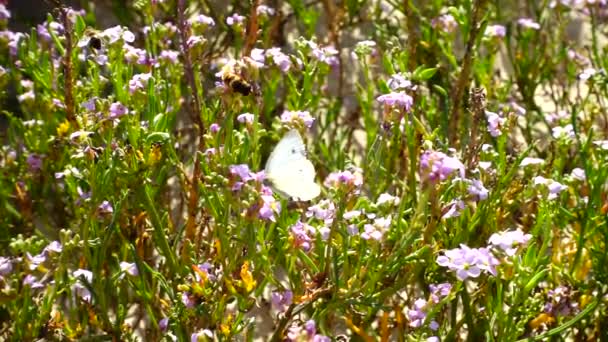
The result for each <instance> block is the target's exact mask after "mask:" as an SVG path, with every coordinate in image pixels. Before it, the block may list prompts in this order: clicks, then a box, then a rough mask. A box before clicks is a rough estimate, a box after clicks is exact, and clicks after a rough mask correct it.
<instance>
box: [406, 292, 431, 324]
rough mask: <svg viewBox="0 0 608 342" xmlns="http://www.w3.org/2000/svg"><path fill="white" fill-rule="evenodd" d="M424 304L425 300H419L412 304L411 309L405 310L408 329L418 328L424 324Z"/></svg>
mask: <svg viewBox="0 0 608 342" xmlns="http://www.w3.org/2000/svg"><path fill="white" fill-rule="evenodd" d="M426 304H427V302H426V300H424V299H421V298H420V299H417V300H416V301H415V302H414V306H413V308H411V309H408V310H407V320H408V321H409V326H410V327H412V328H419V327H421V326H422V325H423V324H424V320H425V319H426V312H425V308H426Z"/></svg>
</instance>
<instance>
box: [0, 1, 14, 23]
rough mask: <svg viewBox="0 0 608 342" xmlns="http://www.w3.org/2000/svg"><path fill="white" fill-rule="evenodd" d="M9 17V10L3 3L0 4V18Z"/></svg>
mask: <svg viewBox="0 0 608 342" xmlns="http://www.w3.org/2000/svg"><path fill="white" fill-rule="evenodd" d="M10 17H11V12H10V11H9V10H8V9H6V6H5V5H4V4H0V20H8V19H10Z"/></svg>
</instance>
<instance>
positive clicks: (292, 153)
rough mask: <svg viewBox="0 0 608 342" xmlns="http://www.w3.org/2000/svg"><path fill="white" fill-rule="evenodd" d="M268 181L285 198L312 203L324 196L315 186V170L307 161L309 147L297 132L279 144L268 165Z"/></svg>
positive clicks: (289, 134)
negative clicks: (314, 199)
mask: <svg viewBox="0 0 608 342" xmlns="http://www.w3.org/2000/svg"><path fill="white" fill-rule="evenodd" d="M265 172H266V179H268V181H269V182H270V184H271V186H272V188H273V189H274V190H275V191H277V192H278V193H280V194H281V195H283V196H285V197H291V198H293V199H295V200H298V201H309V200H311V199H313V198H315V197H317V196H319V194H320V193H321V187H319V185H318V184H317V183H315V168H314V166H313V165H312V163H311V162H310V160H308V159H307V158H306V146H305V145H304V142H303V141H302V137H301V136H300V134H299V133H298V131H297V130H295V129H294V130H291V131H289V132H287V134H285V136H284V137H283V138H282V139H281V141H279V143H278V144H277V146H276V147H275V148H274V150H273V151H272V153H271V154H270V157H268V161H267V162H266V168H265Z"/></svg>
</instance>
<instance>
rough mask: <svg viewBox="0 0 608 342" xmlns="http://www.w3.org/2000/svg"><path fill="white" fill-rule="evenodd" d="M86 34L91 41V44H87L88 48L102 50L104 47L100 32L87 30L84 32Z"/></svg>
mask: <svg viewBox="0 0 608 342" xmlns="http://www.w3.org/2000/svg"><path fill="white" fill-rule="evenodd" d="M84 34H85V36H87V38H88V39H89V42H88V43H87V47H88V48H89V49H94V50H101V48H102V47H103V42H102V41H101V35H100V33H99V31H97V30H94V29H91V28H87V29H86V30H85V31H84Z"/></svg>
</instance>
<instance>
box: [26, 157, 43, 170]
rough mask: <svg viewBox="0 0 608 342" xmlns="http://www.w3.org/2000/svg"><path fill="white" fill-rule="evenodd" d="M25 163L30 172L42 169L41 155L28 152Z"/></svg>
mask: <svg viewBox="0 0 608 342" xmlns="http://www.w3.org/2000/svg"><path fill="white" fill-rule="evenodd" d="M26 161H27V164H28V166H29V169H30V171H31V172H37V171H40V170H41V169H42V156H41V155H39V154H36V153H30V154H29V155H28V156H27V160H26Z"/></svg>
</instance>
